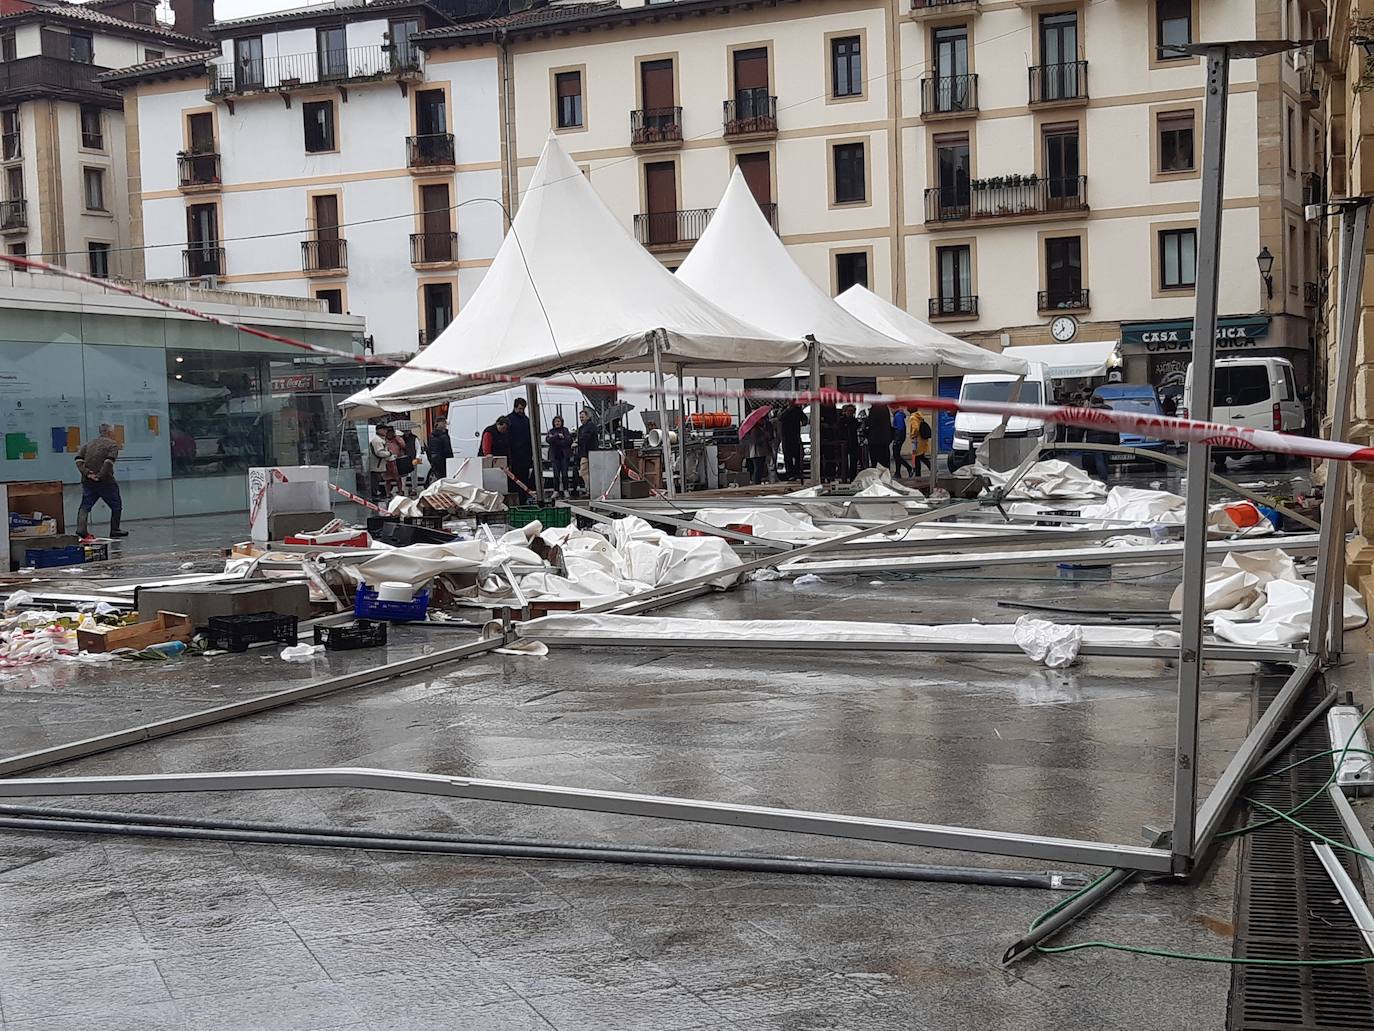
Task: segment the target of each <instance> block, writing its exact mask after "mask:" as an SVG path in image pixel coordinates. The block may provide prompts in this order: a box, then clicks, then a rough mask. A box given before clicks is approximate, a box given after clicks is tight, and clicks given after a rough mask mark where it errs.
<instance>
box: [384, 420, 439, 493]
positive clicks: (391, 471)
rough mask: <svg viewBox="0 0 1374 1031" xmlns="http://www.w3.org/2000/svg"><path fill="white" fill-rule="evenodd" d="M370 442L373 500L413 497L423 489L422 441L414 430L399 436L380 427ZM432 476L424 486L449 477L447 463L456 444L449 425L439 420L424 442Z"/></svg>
mask: <svg viewBox="0 0 1374 1031" xmlns="http://www.w3.org/2000/svg"><path fill="white" fill-rule="evenodd" d="M373 433H374V436H373V437H372V439H371V440H370V441H369V442H368V456H367V468H368V472H369V473H370V475H371V479H372V496H373V497H374V498H382V499H385V498H389V497H393V496H395V495H397V494H405V495H414V494H415V493H417V491H418V490H419V488H420V483H419V473H420V470H419V461H418V459H419V455H420V448H421V444H420V439H419V438H418V437H417V436H415V431H414V429H412V428H410V427H406V429H404V430H402V431H401V432H400V433H397V432H396V429H395V427H393V426H389V425H387V424H385V423H379V424H378V425H377V426H376V427H375V428H374V431H373ZM423 446H424V452H425V457H426V458H427V459H428V460H429V473H428V475H426V477H425V484H426V485H428V484H430V483H433V482H434V481H435V480H441V479H443V478H444V476H446V475H447V473H448V460H449V459H450V458H452V457H453V442H452V441H451V440H449V435H448V423H447V421H445V420H444V419H436V420H435V422H434V428H433V429H432V430H430V432H429V439H428V440H426V441H425V442H424V445H423Z"/></svg>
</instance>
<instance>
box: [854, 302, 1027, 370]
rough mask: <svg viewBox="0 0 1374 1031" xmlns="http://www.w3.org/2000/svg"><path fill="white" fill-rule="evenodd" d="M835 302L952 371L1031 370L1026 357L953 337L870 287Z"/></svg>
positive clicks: (861, 319)
mask: <svg viewBox="0 0 1374 1031" xmlns="http://www.w3.org/2000/svg"><path fill="white" fill-rule="evenodd" d="M835 303H836V304H838V305H839V306H840V307H841V308H843V309H844V310H845V311H847V312H849V314H851V315H853V316H854V317H855V318H856V319H858V320H859V321H860V322H862V323H864V324H865V325H868V326H871V327H872V328H873V329H876V330H877V331H878V332H880V333H884V334H886V335H887V336H890V337H892V338H893V339H895V340H904V341H906V342H907V343H909V344H911V345H912V346H914V347H918V348H920V349H921V351H922V352H924V353H928V354H929V355H930V357H929V358H928V359H927V360H928V361H929V362H930V363H931V364H938V365H940V366H941V367H942V368H943V369H946V370H948V371H950V372H1005V373H1009V374H1011V375H1013V376H1024V375H1025V374H1026V373H1027V372H1029V371H1030V366H1029V365H1028V363H1027V362H1026V361H1025V360H1024V359H1021V358H1014V357H1012V356H1011V355H1010V353H1008V352H1003V353H1001V354H998V353H997V352H996V351H989V350H987V349H986V348H983V347H978V346H977V345H975V344H970V343H968V342H967V341H965V340H960V339H959V338H958V337H956V336H950V335H949V334H948V333H944V332H942V331H940V330H938V329H936V328H935V327H934V326H932V325H931V324H930V323H928V322H922V321H921V320H920V319H918V318H917V317H916V316H915V315H912V314H911V313H910V312H908V311H906V310H905V309H902V308H899V307H897V306H896V305H895V304H892V303H891V302H889V301H885V300H883V299H882V298H881V297H879V296H878V295H877V294H875V293H874V292H873V291H872V290H870V289H868V287H866V286H860V285H859V284H857V283H856V284H854V285H853V286H851V287H850V288H849V289H848V290H846V291H845V292H844V293H842V294H840V296H839V297H836V298H835Z"/></svg>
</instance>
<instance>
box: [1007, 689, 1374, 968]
mask: <svg viewBox="0 0 1374 1031" xmlns="http://www.w3.org/2000/svg"><path fill="white" fill-rule="evenodd" d="M1371 717H1374V708H1370V709H1369V711H1368V712H1366V713H1365V714H1364V715H1363V716H1362V717H1360V721H1359V722H1358V723H1356V724H1355V726H1354V728H1353V729H1352V730H1351V731H1350V736H1349V737H1347V738H1346V740H1345V744H1344V745H1343V746H1342V747H1341V748H1339V749H1331V750H1329V751H1327V752H1323V753H1321V755H1335V756H1336V759H1335V761H1334V762H1333V763H1332V769H1331V776H1330V777H1328V778H1327V779H1326V782H1325V783H1324V784H1323V785H1322V786H1321V787H1320V788H1319V789H1318V790H1317V791H1316V792H1315V793H1313V794H1312V795H1309V796H1308V797H1307V798H1306V799H1304V800H1303V801H1302V802H1300V803H1299V804H1298V805H1296V806H1294V807H1293V808H1292V809H1290V810H1288V811H1287V812H1284V811H1282V810H1280V809H1276V808H1274V807H1273V806H1269V805H1265V804H1264V803H1263V802H1259V801H1256V800H1255V799H1252V798H1246V799H1245V801H1246V802H1248V803H1250V804H1251V805H1254V806H1257V807H1259V808H1261V809H1264V810H1267V811H1269V812H1271V813H1273V814H1274V815H1273V816H1272V817H1270V818H1269V819H1268V820H1264V821H1261V822H1260V823H1254V824H1250V825H1248V826H1246V827H1241V828H1239V829H1237V830H1233V831H1227V832H1226V833H1225V834H1218V835H1217V837H1218V838H1229V837H1236V836H1238V835H1242V834H1249V833H1250V832H1251V831H1255V830H1259V829H1260V828H1261V827H1267V826H1269V825H1271V824H1274V823H1279V822H1283V821H1286V822H1288V823H1291V824H1293V826H1295V827H1297V828H1298V829H1299V830H1303V831H1306V832H1307V833H1308V834H1310V835H1312V836H1313V837H1315V838H1318V839H1320V840H1322V841H1324V842H1326V843H1327V844H1329V845H1331V846H1333V847H1336V848H1341V849H1344V850H1345V851H1347V852H1352V853H1354V854H1355V855H1358V856H1362V857H1364V858H1367V859H1370V860H1374V855H1370V854H1369V853H1366V852H1364V851H1362V850H1361V849H1357V848H1354V847H1352V846H1350V845H1347V844H1345V843H1344V842H1339V841H1335V840H1334V839H1332V838H1328V837H1327V836H1326V835H1324V834H1321V833H1320V832H1318V831H1315V830H1313V829H1312V828H1310V827H1308V826H1306V825H1305V824H1303V823H1301V822H1300V821H1298V820H1296V819H1294V818H1293V814H1294V813H1297V812H1301V811H1302V810H1303V809H1304V808H1306V807H1307V806H1309V805H1311V804H1312V803H1313V802H1314V801H1316V799H1317V798H1319V797H1320V796H1321V795H1323V794H1325V793H1326V789H1327V788H1328V787H1330V786H1331V785H1332V784H1333V783H1335V780H1336V777H1337V775H1338V774H1339V772H1340V768H1341V762H1342V761H1343V760H1344V758H1345V756H1346V754H1347V753H1349V752H1352V751H1356V752H1365V750H1364V749H1352V748H1351V747H1350V745H1351V742H1353V741H1354V740H1355V735H1356V734H1358V733H1359V731H1360V728H1361V727H1363V726H1364V724H1365V723H1366V721H1368V720H1369V719H1370V718H1371ZM1366 754H1368V753H1366ZM1321 755H1313V756H1308V757H1307V758H1306V759H1302V760H1300V761H1299V762H1296V763H1293V764H1292V765H1291V766H1290V767H1288V768H1289V769H1291V768H1292V766H1300V765H1302V764H1303V763H1307V762H1311V761H1312V760H1314V759H1318V758H1320V757H1321ZM1277 772H1282V771H1275V773H1277ZM1273 775H1274V774H1267V775H1266V776H1273ZM1109 874H1110V871H1108V873H1107V874H1103V875H1102V877H1099V878H1098V879H1097V880H1095V881H1093V882H1092V884H1089V885H1088V886H1087V887H1086V888H1083V889H1081V890H1079V891H1077V892H1075V893H1074V894H1072V895H1070V896H1069V897H1068V898H1066V899H1064V900H1063V901H1062V902H1060V903H1059V904H1058V905H1055V906H1052V907H1051V908H1049V909H1047V910H1046V911H1045V912H1044V913H1041V914H1040V915H1039V916H1038V917H1036V918H1035V919H1034V920H1033V921H1031V925H1030V926H1031V930H1034V929H1035V928H1036V927H1038V926H1039V925H1040V924H1042V923H1043V922H1044V921H1046V920H1048V919H1049V918H1050V917H1051V916H1053V915H1054V914H1055V913H1057V912H1059V911H1060V910H1061V909H1063V908H1064V907H1065V906H1067V905H1069V903H1071V902H1073V900H1074V899H1076V898H1078V896H1080V895H1082V894H1083V893H1084V892H1086V891H1088V890H1090V889H1091V888H1092V887H1093V886H1094V885H1096V884H1097V883H1098V882H1100V881H1101V880H1102V879H1103V878H1105V877H1107V876H1109ZM1085 949H1106V950H1108V951H1111V952H1126V953H1130V954H1133V955H1137V956H1155V957H1158V958H1160V959H1180V960H1187V961H1191V962H1194V963H1213V964H1219V965H1223V966H1253V967H1296V968H1303V967H1315V968H1322V967H1359V966H1369V965H1370V964H1374V956H1371V957H1358V958H1351V959H1262V958H1257V957H1251V956H1215V955H1209V954H1206V953H1191V952H1175V951H1173V950H1170V949H1159V948H1153V947H1151V946H1144V945H1124V944H1122V943H1120V942H1108V941H1086V942H1075V943H1072V944H1069V945H1036V946H1035V951H1036V952H1039V953H1043V954H1046V955H1059V954H1063V953H1068V952H1081V951H1083V950H1085Z"/></svg>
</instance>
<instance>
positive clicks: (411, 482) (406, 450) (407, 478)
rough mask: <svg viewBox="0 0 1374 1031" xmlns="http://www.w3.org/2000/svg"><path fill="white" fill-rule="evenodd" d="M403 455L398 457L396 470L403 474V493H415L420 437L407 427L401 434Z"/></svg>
mask: <svg viewBox="0 0 1374 1031" xmlns="http://www.w3.org/2000/svg"><path fill="white" fill-rule="evenodd" d="M401 449H402V450H401V457H400V458H398V459H396V471H397V472H398V473H400V476H401V493H403V494H414V493H415V460H416V459H417V458H418V457H420V439H419V438H418V437H417V436H415V431H414V430H413V429H411V428H410V427H408V426H407V427H406V429H405V431H404V432H403V433H402V434H401Z"/></svg>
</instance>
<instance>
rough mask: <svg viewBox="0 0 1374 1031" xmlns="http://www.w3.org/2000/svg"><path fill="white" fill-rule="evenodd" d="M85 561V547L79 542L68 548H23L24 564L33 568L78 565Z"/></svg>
mask: <svg viewBox="0 0 1374 1031" xmlns="http://www.w3.org/2000/svg"><path fill="white" fill-rule="evenodd" d="M85 561H86V549H85V548H84V547H83V546H82V545H80V544H73V545H72V546H71V547H69V548H25V549H24V565H26V566H33V568H35V569H52V568H53V567H54V566H79V565H81V563H83V562H85Z"/></svg>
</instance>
